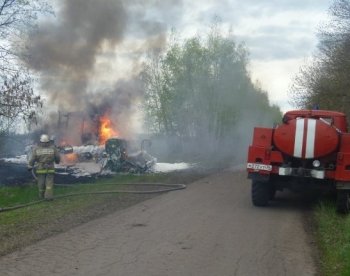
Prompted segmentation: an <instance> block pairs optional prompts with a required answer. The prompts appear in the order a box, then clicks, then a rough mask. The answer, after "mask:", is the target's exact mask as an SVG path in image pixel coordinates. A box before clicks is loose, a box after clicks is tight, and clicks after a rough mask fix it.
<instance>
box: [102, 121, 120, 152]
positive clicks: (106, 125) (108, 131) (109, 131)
mask: <svg viewBox="0 0 350 276" xmlns="http://www.w3.org/2000/svg"><path fill="white" fill-rule="evenodd" d="M117 136H119V134H118V132H117V131H116V130H114V129H113V123H112V122H111V120H110V119H109V118H108V116H107V115H104V116H102V117H100V129H99V143H100V145H104V144H105V143H106V141H107V140H108V139H109V138H112V137H117Z"/></svg>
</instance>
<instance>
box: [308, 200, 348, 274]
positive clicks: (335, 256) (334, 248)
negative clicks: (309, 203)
mask: <svg viewBox="0 0 350 276" xmlns="http://www.w3.org/2000/svg"><path fill="white" fill-rule="evenodd" d="M314 215H315V221H316V231H317V234H316V235H317V241H318V245H319V248H320V251H321V272H322V275H325V276H334V275H344V276H345V275H350V216H349V215H348V216H344V215H339V214H337V213H336V208H335V203H334V202H333V201H323V202H321V203H319V204H318V206H317V207H316V208H315V213H314Z"/></svg>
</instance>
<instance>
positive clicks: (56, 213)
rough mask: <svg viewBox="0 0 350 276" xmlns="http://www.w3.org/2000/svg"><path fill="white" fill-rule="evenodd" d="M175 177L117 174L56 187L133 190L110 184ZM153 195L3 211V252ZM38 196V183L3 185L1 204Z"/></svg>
mask: <svg viewBox="0 0 350 276" xmlns="http://www.w3.org/2000/svg"><path fill="white" fill-rule="evenodd" d="M171 178H172V176H171V175H168V174H148V175H116V176H113V177H108V178H103V179H97V180H94V181H93V182H91V183H88V184H81V183H77V184H72V185H68V186H64V187H62V186H57V187H55V188H54V195H55V196H59V195H66V194H71V193H82V192H99V191H106V190H108V191H121V190H130V189H132V187H131V188H129V186H128V187H124V186H121V185H110V184H111V183H113V184H123V183H160V182H163V183H169V182H171V181H172V180H171ZM134 189H138V187H136V188H134ZM150 197H152V195H128V194H121V193H111V194H100V195H82V196H74V197H65V198H61V199H57V200H54V201H49V202H42V203H40V204H36V205H31V206H28V207H25V208H21V209H16V210H12V211H9V212H0V256H1V255H4V254H7V253H9V252H11V251H13V250H16V249H18V248H21V247H24V246H27V245H29V244H31V243H33V242H36V241H38V240H41V239H43V238H46V237H48V236H51V235H53V234H55V233H59V232H64V231H67V230H68V229H70V228H71V227H74V226H77V225H79V224H81V223H83V222H87V221H89V220H90V219H94V218H97V217H99V216H102V215H106V214H109V213H111V212H113V211H116V210H118V209H122V208H125V207H128V206H131V205H133V204H135V203H137V202H140V201H142V200H144V199H147V198H150ZM36 200H38V190H37V187H36V185H35V184H34V183H31V184H28V185H24V186H20V187H0V208H4V207H11V206H16V205H21V204H26V203H30V202H33V201H36Z"/></svg>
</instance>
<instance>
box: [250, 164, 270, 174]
mask: <svg viewBox="0 0 350 276" xmlns="http://www.w3.org/2000/svg"><path fill="white" fill-rule="evenodd" d="M247 169H253V170H259V171H269V172H270V171H272V166H271V165H264V164H256V163H248V164H247Z"/></svg>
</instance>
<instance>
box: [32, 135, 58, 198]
mask: <svg viewBox="0 0 350 276" xmlns="http://www.w3.org/2000/svg"><path fill="white" fill-rule="evenodd" d="M59 162H60V154H59V152H58V150H57V149H56V147H55V146H54V145H52V143H50V139H49V136H48V135H47V134H43V135H41V136H40V143H39V145H38V146H37V147H36V148H34V150H33V153H32V156H31V158H30V160H29V163H28V170H29V171H31V170H32V169H33V167H34V166H35V167H36V171H35V172H36V175H37V181H38V188H39V198H41V199H47V200H52V199H53V185H54V174H55V165H54V163H56V164H58V163H59Z"/></svg>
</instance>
